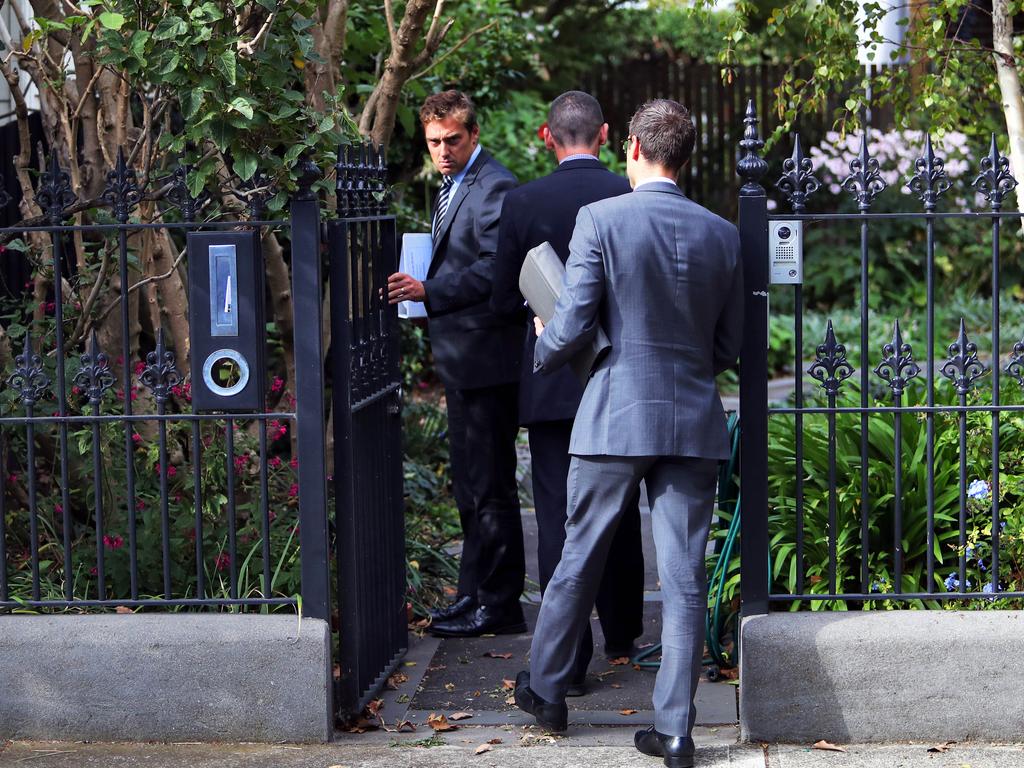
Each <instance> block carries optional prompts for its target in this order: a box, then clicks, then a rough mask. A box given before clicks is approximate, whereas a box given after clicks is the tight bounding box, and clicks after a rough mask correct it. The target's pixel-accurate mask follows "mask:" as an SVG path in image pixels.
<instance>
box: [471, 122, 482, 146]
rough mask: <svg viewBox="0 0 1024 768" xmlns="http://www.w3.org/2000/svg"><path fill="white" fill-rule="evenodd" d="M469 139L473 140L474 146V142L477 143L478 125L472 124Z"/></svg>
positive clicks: (478, 136)
mask: <svg viewBox="0 0 1024 768" xmlns="http://www.w3.org/2000/svg"><path fill="white" fill-rule="evenodd" d="M469 140H470V141H471V142H473V145H474V146H476V144H478V143H479V141H480V126H479V125H474V126H473V130H472V131H470V132H469Z"/></svg>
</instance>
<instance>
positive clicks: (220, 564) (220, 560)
mask: <svg viewBox="0 0 1024 768" xmlns="http://www.w3.org/2000/svg"><path fill="white" fill-rule="evenodd" d="M214 565H215V566H216V568H217V570H218V571H223V570H224V569H225V568H227V567H228V566H230V565H231V555H229V554H228V553H227V552H221V553H220V554H219V555H217V559H216V560H214Z"/></svg>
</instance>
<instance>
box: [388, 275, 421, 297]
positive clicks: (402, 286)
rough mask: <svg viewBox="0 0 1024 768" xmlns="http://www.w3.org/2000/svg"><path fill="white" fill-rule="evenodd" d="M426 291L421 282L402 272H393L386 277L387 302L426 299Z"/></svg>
mask: <svg viewBox="0 0 1024 768" xmlns="http://www.w3.org/2000/svg"><path fill="white" fill-rule="evenodd" d="M426 299H427V292H426V291H425V290H423V283H421V282H420V281H419V280H417V279H416V278H415V277H412V276H411V275H407V274H405V273H404V272H395V274H393V275H391V277H389V278H388V303H389V304H397V303H398V302H400V301H426Z"/></svg>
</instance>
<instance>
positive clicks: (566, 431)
mask: <svg viewBox="0 0 1024 768" xmlns="http://www.w3.org/2000/svg"><path fill="white" fill-rule="evenodd" d="M540 134H541V137H542V138H543V140H544V144H545V146H546V147H547V148H548V149H549V150H551V151H552V152H553V153H554V155H555V158H556V159H557V160H558V168H557V169H556V170H555V171H553V172H552V173H550V174H548V175H547V176H544V177H543V178H540V179H537V180H536V181H532V182H530V183H528V184H524V185H523V186H521V187H519V188H518V189H515V190H512V191H511V192H509V193H508V194H507V195H506V196H505V203H504V205H503V206H502V210H501V224H500V226H499V237H498V255H497V259H496V262H495V268H494V288H493V291H492V293H491V309H493V310H494V312H496V313H498V314H500V315H502V316H504V317H516V316H518V317H519V318H520V320H521V322H524V323H526V324H527V325H529V326H530V327H531V328H532V322H533V320H532V314H531V315H529V316H527V314H528V313H524V310H523V297H522V295H521V294H520V293H519V288H518V278H519V271H520V269H521V268H522V264H523V259H524V258H525V257H526V252H527V251H528V250H530V249H531V248H533V247H534V246H537V245H540V244H541V243H543V242H544V241H545V240H546V241H548V242H549V243H551V245H552V247H553V248H554V249H555V252H556V253H558V255H559V257H560V258H561V259H562V261H563V262H564V261H565V260H566V258H568V256H569V239H570V238H571V237H572V231H573V225H574V224H575V222H576V214H577V213H579V209H580V208H581V207H583V206H584V205H588V204H589V203H593V202H595V201H597V200H603V199H605V198H608V197H616V196H618V195H623V194H626V193H627V192H629V191H630V186H629V182H628V181H627V180H626V179H624V178H623V177H621V176H617V175H616V174H614V173H611V172H610V171H608V170H607V169H606V168H605V167H604V165H602V164H601V161H600V160H598V158H597V154H598V152H599V150H600V148H601V145H603V144H604V143H605V142H606V141H607V139H608V125H607V123H605V121H604V115H603V114H602V112H601V105H600V104H599V103H598V102H597V99H595V98H594V97H593V96H591V95H589V94H587V93H583V92H582V91H569V92H567V93H563V94H562V95H561V96H559V97H558V98H556V99H555V100H554V101H553V102H552V103H551V107H550V108H549V110H548V120H547V123H545V124H544V126H543V127H542V128H541V131H540ZM536 343H537V336H536V334H534V333H532V332H530V333H527V335H526V341H525V348H524V353H523V356H522V360H523V367H522V376H521V379H520V389H519V421H520V423H521V424H523V425H525V426H526V427H528V428H529V432H530V455H531V457H532V462H531V470H532V475H533V500H534V505H535V508H536V512H537V531H538V539H539V540H538V544H537V560H538V563H539V569H540V586H541V590H542V591H543V590H544V589H545V588H546V587H547V584H548V581H549V580H550V579H551V575H552V574H553V573H554V572H555V567H556V566H557V565H558V561H559V560H560V559H561V556H562V544H563V543H564V542H565V521H566V506H567V492H566V479H567V476H568V473H569V459H570V457H569V436H570V435H571V434H572V425H573V419H574V417H575V416H576V409H577V408H578V407H579V404H580V398H581V397H582V396H583V386H582V385H581V384H580V382H579V380H578V379H577V378H576V377H575V376H574V375H573V373H572V372H571V371H570V370H569V369H568V368H563V369H562V370H560V371H557V372H555V373H552V374H550V375H544V374H539V373H535V372H534V371H533V349H534V346H535V345H536ZM643 589H644V559H643V549H642V546H641V538H640V513H639V510H638V508H637V503H636V501H634V502H633V504H632V507H631V509H630V511H629V513H628V514H626V515H625V516H624V517H623V519H622V522H621V523H620V525H619V529H618V532H617V534H616V536H615V539H614V541H613V543H612V551H611V554H610V555H609V558H608V566H607V568H606V569H605V573H604V578H603V580H602V582H601V588H600V591H599V592H598V595H597V599H596V601H595V603H596V606H597V613H598V617H599V618H600V620H601V628H602V630H603V631H604V636H605V652H606V653H607V654H608V655H609V656H611V657H612V658H614V657H616V656H625V655H630V653H631V651H632V648H633V640H634V639H635V638H636V637H638V636H639V635H640V634H641V633H642V632H643ZM593 652H594V640H593V636H592V634H591V631H590V626H589V624H588V626H587V630H586V634H585V636H584V637H583V639H582V640H581V642H580V647H579V650H578V652H577V655H576V674H575V676H574V678H573V683H572V685H570V690H569V692H570V695H578V694H580V693H582V692H583V689H582V685H583V680H584V677H585V675H586V672H587V666H588V665H589V664H590V659H591V657H592V656H593Z"/></svg>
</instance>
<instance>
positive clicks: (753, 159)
mask: <svg viewBox="0 0 1024 768" xmlns="http://www.w3.org/2000/svg"><path fill="white" fill-rule="evenodd" d="M757 123H758V118H757V110H756V109H755V108H754V100H753V99H750V100H749V101H748V102H747V112H746V115H744V117H743V125H744V128H743V139H742V140H741V141H740V149H742V150H743V152H744V153H745V154H744V155H743V157H741V158H740V160H739V162H738V163H736V173H737V174H739V176H740V178H742V179H743V182H744V183H743V186H742V187H740V196H741V197H752V196H755V195H763V194H764V187H762V186H761V183H760V180H761V177H762V176H764V174H765V172H766V171H767V170H768V163H766V162H765V161H764V159H763V158H762V157H761V156H760V155H759V154H758V153H759V152H760V151H761V149H762V148H763V147H764V142H763V141H762V140H761V137H760V135H759V134H758V132H757Z"/></svg>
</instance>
